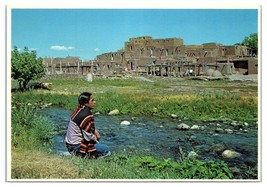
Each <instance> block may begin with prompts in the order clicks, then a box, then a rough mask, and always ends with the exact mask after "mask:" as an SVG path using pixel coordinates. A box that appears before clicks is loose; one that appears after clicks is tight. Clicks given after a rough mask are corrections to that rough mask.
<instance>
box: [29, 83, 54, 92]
mask: <svg viewBox="0 0 267 187" xmlns="http://www.w3.org/2000/svg"><path fill="white" fill-rule="evenodd" d="M28 87H29V88H32V89H40V88H41V89H47V90H52V88H53V86H52V83H42V82H32V83H29V84H28Z"/></svg>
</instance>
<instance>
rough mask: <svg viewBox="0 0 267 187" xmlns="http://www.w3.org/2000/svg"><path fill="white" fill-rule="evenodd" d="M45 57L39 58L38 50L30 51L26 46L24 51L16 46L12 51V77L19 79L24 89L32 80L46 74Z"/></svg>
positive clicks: (21, 87) (20, 85)
mask: <svg viewBox="0 0 267 187" xmlns="http://www.w3.org/2000/svg"><path fill="white" fill-rule="evenodd" d="M42 62H43V59H42V58H40V57H39V58H37V55H36V51H30V52H29V49H28V47H24V50H23V52H21V53H20V52H19V50H18V48H17V47H16V46H15V47H14V49H13V50H12V52H11V77H12V78H13V79H15V80H18V82H19V87H20V89H21V90H22V91H25V90H26V89H27V85H28V83H29V82H30V81H31V80H37V79H39V78H41V77H42V76H44V74H45V69H44V66H43V63H42Z"/></svg>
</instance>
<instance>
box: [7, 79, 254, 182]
mask: <svg viewBox="0 0 267 187" xmlns="http://www.w3.org/2000/svg"><path fill="white" fill-rule="evenodd" d="M151 79H153V80H154V81H155V82H154V83H151V82H145V81H140V80H138V79H134V78H125V79H100V78H95V79H94V81H93V82H87V81H85V78H84V77H82V76H80V77H77V76H49V77H45V78H43V79H42V80H41V81H42V82H51V83H52V84H53V90H50V91H48V90H30V91H26V92H23V93H22V92H13V93H12V104H11V106H12V116H11V117H12V121H11V123H12V124H11V125H12V127H11V133H12V134H11V136H12V137H11V146H12V165H11V177H12V178H13V179H67V178H68V179H193V178H194V177H196V178H197V179H208V178H212V179H228V178H229V179H230V178H231V177H232V174H231V173H230V172H229V169H228V167H227V165H226V164H225V163H223V162H213V161H206V162H202V161H199V160H180V161H171V160H168V159H167V160H160V159H157V158H153V157H150V156H149V155H147V156H146V155H142V156H140V155H136V154H135V155H127V154H125V153H117V154H116V153H115V155H113V156H112V157H111V158H109V159H103V160H84V159H81V158H76V157H71V158H69V157H64V156H60V155H56V154H52V153H51V152H50V151H51V146H52V145H53V136H54V133H55V132H54V129H53V125H52V124H50V123H49V122H48V121H47V120H46V119H45V118H41V117H39V116H37V115H35V109H36V108H38V107H41V106H42V105H45V104H48V103H52V105H56V106H60V107H62V108H65V109H68V110H73V109H74V108H75V107H76V105H77V97H78V95H79V94H80V93H81V92H84V91H89V92H92V93H93V95H94V96H95V99H96V101H97V105H96V108H95V110H94V112H100V113H102V114H107V113H108V112H109V111H110V110H113V109H119V110H120V111H121V113H123V114H129V115H142V116H144V115H146V116H153V117H159V118H162V117H164V118H170V115H171V114H176V115H177V116H178V118H179V119H190V120H209V119H212V120H214V119H215V120H216V119H217V120H220V119H228V120H239V121H247V120H254V121H255V120H257V116H258V94H257V85H253V84H248V85H244V84H238V83H229V82H228V81H225V80H223V81H214V82H212V81H210V82H205V81H192V80H183V79H172V78H170V79H165V78H156V77H154V78H151ZM11 85H12V88H16V87H17V83H16V82H15V81H12V82H11ZM245 91H246V92H245Z"/></svg>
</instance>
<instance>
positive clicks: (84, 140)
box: [65, 105, 98, 154]
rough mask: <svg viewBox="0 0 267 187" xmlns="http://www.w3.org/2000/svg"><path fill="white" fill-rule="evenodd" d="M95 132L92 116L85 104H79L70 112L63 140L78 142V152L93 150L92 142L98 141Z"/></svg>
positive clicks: (71, 142) (69, 142) (70, 142)
mask: <svg viewBox="0 0 267 187" xmlns="http://www.w3.org/2000/svg"><path fill="white" fill-rule="evenodd" d="M94 133H95V121H94V116H93V114H92V112H91V110H90V108H88V107H87V106H82V105H79V106H78V107H77V108H76V109H75V110H74V112H73V113H72V114H71V117H70V121H69V125H68V129H67V133H66V136H65V142H66V143H68V144H80V152H81V153H85V154H86V153H88V152H92V151H95V150H96V149H95V147H94V144H96V143H98V141H97V139H96V136H95V135H94Z"/></svg>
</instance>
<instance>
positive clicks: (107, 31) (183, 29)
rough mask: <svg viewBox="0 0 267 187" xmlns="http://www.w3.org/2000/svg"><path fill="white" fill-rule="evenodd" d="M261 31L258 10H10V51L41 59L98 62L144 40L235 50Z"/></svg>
mask: <svg viewBox="0 0 267 187" xmlns="http://www.w3.org/2000/svg"><path fill="white" fill-rule="evenodd" d="M256 32H258V10H257V9H60V8H58V9H40V8H38V9H36V8H35V9H34V8H32V9H22V8H19V9H16V8H13V9H12V10H11V46H12V47H14V46H17V47H18V48H21V49H23V48H24V46H27V47H29V49H30V50H36V51H37V55H38V56H40V57H45V56H47V57H66V56H68V55H69V56H79V57H80V58H81V59H83V60H93V59H94V58H95V57H96V55H99V54H102V53H106V52H115V51H117V50H119V49H122V48H124V42H126V41H128V40H129V38H132V37H139V36H152V38H154V39H160V38H182V39H183V40H184V44H185V45H190V44H202V43H208V42H217V43H221V44H224V45H233V44H235V43H240V42H242V40H243V39H244V37H245V36H248V35H250V34H252V33H256Z"/></svg>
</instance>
